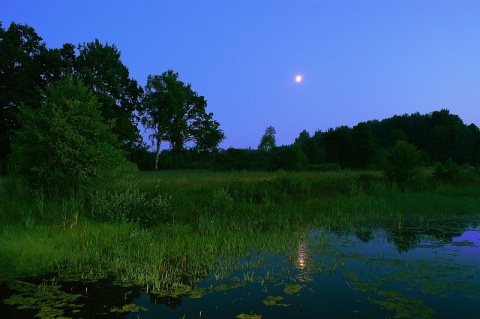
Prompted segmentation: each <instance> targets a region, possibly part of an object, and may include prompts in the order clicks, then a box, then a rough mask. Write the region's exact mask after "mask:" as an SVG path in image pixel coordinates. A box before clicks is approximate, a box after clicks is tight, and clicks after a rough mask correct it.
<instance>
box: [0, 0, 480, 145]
mask: <svg viewBox="0 0 480 319" xmlns="http://www.w3.org/2000/svg"><path fill="white" fill-rule="evenodd" d="M0 21H2V23H3V28H5V29H6V28H8V26H9V25H10V23H11V22H12V21H14V22H16V23H21V24H28V25H29V26H31V27H33V28H34V29H35V30H36V32H37V33H38V35H39V36H41V37H42V38H43V39H44V41H45V42H46V45H47V47H48V48H58V47H61V46H62V45H63V44H64V43H72V44H75V45H78V44H79V43H83V42H91V41H94V40H95V39H96V38H98V39H99V40H100V41H101V42H102V43H105V42H108V43H109V44H115V45H116V46H117V47H118V49H119V50H120V51H121V53H122V61H123V63H124V64H125V65H126V66H127V67H128V68H129V70H130V76H131V77H132V78H134V79H136V80H137V81H138V82H139V83H140V84H141V85H142V86H144V85H145V84H146V81H147V76H148V75H150V74H152V75H156V74H158V75H160V74H162V73H163V72H164V71H166V70H169V69H172V70H174V71H175V72H178V73H179V77H180V80H182V81H184V82H186V83H191V84H192V88H193V89H194V90H195V91H197V92H198V93H199V94H200V95H203V96H205V98H206V99H207V101H208V108H207V111H209V112H213V113H214V114H215V116H214V118H215V119H216V120H217V121H219V122H220V124H221V128H222V129H223V130H224V131H225V134H226V137H227V139H226V140H225V141H224V142H223V143H222V144H221V147H222V148H228V147H236V148H245V147H252V148H256V147H257V146H258V143H259V141H260V138H261V136H262V135H263V133H264V131H265V129H266V128H267V127H268V126H274V127H275V129H276V132H277V135H276V138H277V145H282V144H291V143H293V141H294V139H295V138H296V137H297V136H298V134H299V133H300V132H301V131H302V130H304V129H305V130H307V131H309V132H310V133H311V134H313V133H314V132H315V131H316V130H323V131H324V130H327V129H328V128H335V127H337V126H341V125H347V126H354V125H356V124H357V123H359V122H361V121H367V120H372V119H378V120H381V119H384V118H388V117H391V116H393V115H401V114H405V113H407V114H410V113H414V112H420V113H422V114H425V113H430V112H432V111H435V110H440V109H442V108H446V109H449V110H450V111H451V112H452V113H454V114H457V115H459V116H460V117H461V118H462V119H463V121H464V122H465V123H466V124H470V123H474V124H476V125H477V126H480V119H479V114H480V112H479V108H480V1H460V0H455V1H434V0H431V1H421V0H416V1H413V0H409V1H388V0H384V1H320V0H318V1H265V0H258V1H232V0H222V1H201V0H196V1H141V0H129V1H127V0H112V1H102V0H97V1H86V0H82V1H74V0H56V1H52V0H31V1H23V0H12V1H6V0H0ZM297 75H302V76H303V79H302V81H301V82H299V83H297V82H296V81H295V78H296V76H297Z"/></svg>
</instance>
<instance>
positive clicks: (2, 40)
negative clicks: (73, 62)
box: [0, 22, 48, 174]
mask: <svg viewBox="0 0 480 319" xmlns="http://www.w3.org/2000/svg"><path fill="white" fill-rule="evenodd" d="M46 52H47V49H46V47H45V43H43V42H42V38H41V37H39V36H38V35H37V33H36V32H35V30H34V29H33V28H31V27H29V26H27V25H20V24H16V23H14V22H12V23H11V24H10V26H9V28H8V29H7V30H4V29H3V28H2V25H1V23H0V174H1V173H5V167H3V166H4V164H2V163H6V158H7V156H8V155H9V154H10V148H11V139H12V136H13V134H14V132H15V131H16V130H18V129H19V128H20V121H19V118H18V114H19V111H18V110H19V108H20V106H21V105H22V104H23V105H27V106H28V107H31V108H38V107H39V105H40V100H41V93H40V90H41V89H43V88H44V87H45V85H46V83H47V79H48V74H47V72H46V70H45V67H44V64H45V62H46V61H45V59H46V57H44V56H45V54H46Z"/></svg>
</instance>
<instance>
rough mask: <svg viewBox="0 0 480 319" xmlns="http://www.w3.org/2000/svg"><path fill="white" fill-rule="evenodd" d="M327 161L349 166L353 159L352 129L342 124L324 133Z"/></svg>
mask: <svg viewBox="0 0 480 319" xmlns="http://www.w3.org/2000/svg"><path fill="white" fill-rule="evenodd" d="M323 142H324V145H325V153H326V157H327V161H328V162H331V163H337V164H340V165H342V166H348V165H349V164H350V162H351V159H352V129H350V128H349V127H348V126H340V127H337V128H336V129H331V128H330V129H328V131H327V132H325V133H323Z"/></svg>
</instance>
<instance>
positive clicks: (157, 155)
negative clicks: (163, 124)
mask: <svg viewBox="0 0 480 319" xmlns="http://www.w3.org/2000/svg"><path fill="white" fill-rule="evenodd" d="M161 144H162V141H161V140H159V139H158V138H157V154H156V156H155V170H156V171H158V158H159V157H160V145H161Z"/></svg>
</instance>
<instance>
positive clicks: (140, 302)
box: [0, 215, 480, 319]
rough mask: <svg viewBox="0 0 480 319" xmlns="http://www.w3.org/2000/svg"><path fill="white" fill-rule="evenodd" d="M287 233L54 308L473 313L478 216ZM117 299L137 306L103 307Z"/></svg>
mask: <svg viewBox="0 0 480 319" xmlns="http://www.w3.org/2000/svg"><path fill="white" fill-rule="evenodd" d="M293 236H294V237H293V239H292V242H293V244H292V247H291V248H287V249H286V250H287V252H286V253H285V254H277V255H271V254H262V253H261V252H256V253H254V254H252V255H249V256H244V257H243V258H241V259H240V260H239V261H237V262H236V265H237V267H236V268H234V270H232V269H230V268H229V269H223V270H222V269H214V270H212V271H211V272H210V274H209V276H207V277H205V278H203V279H202V280H200V281H199V282H197V283H196V284H195V285H193V286H192V285H184V286H179V287H177V288H176V289H175V291H174V292H173V293H170V294H161V293H155V292H152V291H151V290H150V289H147V287H136V288H135V287H118V286H112V285H111V281H108V280H104V281H102V280H101V281H98V282H95V283H91V284H90V285H89V287H90V288H89V291H88V294H85V295H84V296H83V297H82V298H83V299H82V303H83V304H82V305H81V309H80V310H77V311H73V310H72V309H68V307H66V308H64V309H62V311H63V314H64V315H66V316H67V317H78V318H80V317H81V318H131V319H134V318H135V319H136V318H176V319H177V318H387V317H390V318H480V216H478V215H477V216H473V217H472V216H470V217H459V218H458V219H455V220H450V221H441V222H437V221H430V222H426V223H425V226H423V227H398V226H397V227H395V228H394V229H381V228H377V229H360V230H358V231H355V232H344V231H333V230H328V229H324V228H315V229H310V230H304V231H300V232H297V233H296V234H294V235H293ZM70 285H72V283H68V282H65V283H63V288H62V289H63V290H64V291H67V290H66V287H67V286H68V287H70ZM70 289H72V288H70ZM0 299H1V298H0ZM122 305H123V306H126V305H127V306H128V305H129V306H133V305H136V306H138V307H137V308H139V309H135V310H138V311H136V312H128V311H126V312H123V313H121V312H120V313H119V312H112V309H114V308H116V309H120V308H121V307H122ZM18 307H19V306H18V305H17V306H12V305H9V306H7V305H5V304H3V305H0V315H3V316H6V317H13V318H31V317H33V316H37V317H42V316H39V311H38V310H35V311H33V310H31V309H30V310H28V309H25V310H19V309H18ZM125 309H128V308H124V310H125ZM54 310H55V309H54ZM132 310H133V309H132ZM58 313H61V311H58ZM47 317H48V316H47ZM47 317H45V318H47ZM53 317H55V316H53Z"/></svg>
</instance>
